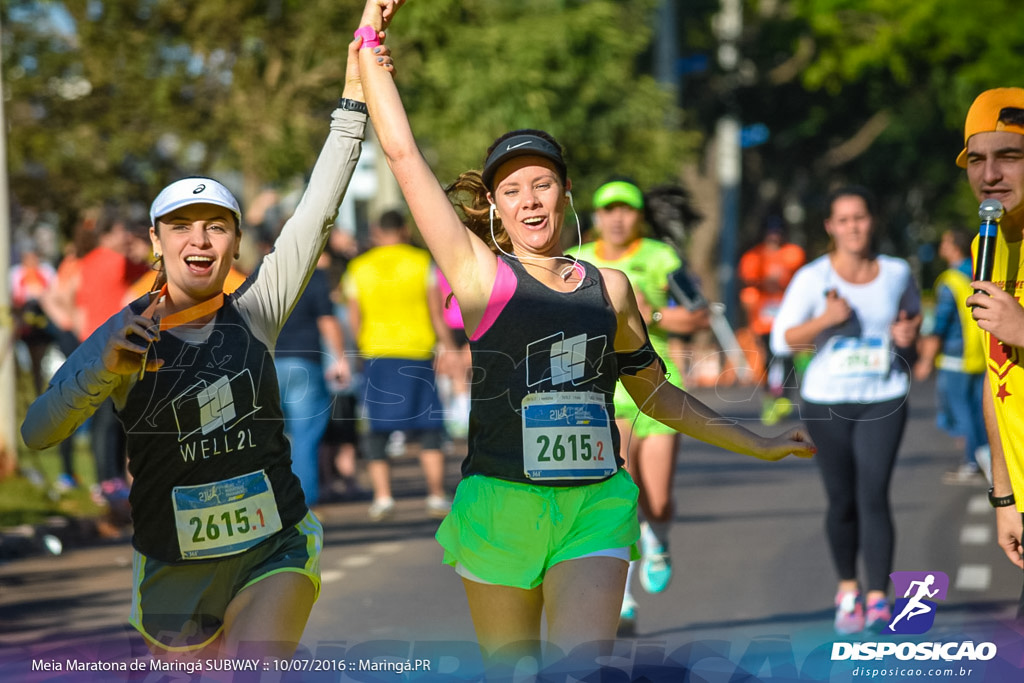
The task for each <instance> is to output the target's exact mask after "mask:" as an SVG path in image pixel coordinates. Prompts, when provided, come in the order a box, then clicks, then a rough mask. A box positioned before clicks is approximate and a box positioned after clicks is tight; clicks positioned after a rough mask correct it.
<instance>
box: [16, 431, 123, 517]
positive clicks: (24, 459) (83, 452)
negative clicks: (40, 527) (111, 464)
mask: <svg viewBox="0 0 1024 683" xmlns="http://www.w3.org/2000/svg"><path fill="white" fill-rule="evenodd" d="M74 467H75V472H76V473H77V474H78V477H79V480H80V482H79V486H78V488H75V489H71V490H69V491H64V492H60V491H58V490H57V489H56V487H55V486H54V482H55V481H56V480H57V476H58V475H59V474H60V473H61V465H60V455H59V454H58V452H57V448H56V447H54V448H51V449H49V450H46V451H30V450H28V449H27V448H24V447H22V448H20V449H19V451H18V472H17V473H16V474H15V475H14V476H11V477H8V478H7V479H4V480H2V481H0V527H9V526H16V525H18V524H34V523H37V522H41V521H43V520H45V519H46V518H48V517H54V516H64V517H94V516H97V515H100V514H102V512H103V509H102V508H100V507H99V506H97V505H96V504H95V503H93V501H92V497H91V496H90V494H89V487H90V486H91V485H92V484H93V483H94V482H95V476H94V473H95V471H96V470H95V467H94V466H93V461H92V453H91V452H90V450H89V442H88V439H79V440H76V444H75V455H74Z"/></svg>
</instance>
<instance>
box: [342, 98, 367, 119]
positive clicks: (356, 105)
mask: <svg viewBox="0 0 1024 683" xmlns="http://www.w3.org/2000/svg"><path fill="white" fill-rule="evenodd" d="M338 109H344V110H345V111H357V112H359V113H360V114H367V115H369V113H370V111H369V110H368V109H367V108H366V102H360V101H358V100H350V99H349V98H347V97H342V98H341V99H340V100H338Z"/></svg>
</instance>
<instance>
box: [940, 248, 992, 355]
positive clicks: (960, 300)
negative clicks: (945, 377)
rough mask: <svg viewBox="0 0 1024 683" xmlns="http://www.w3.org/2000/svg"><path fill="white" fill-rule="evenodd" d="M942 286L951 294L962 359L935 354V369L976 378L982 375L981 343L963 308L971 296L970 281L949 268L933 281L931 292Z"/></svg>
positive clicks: (972, 322) (976, 326)
mask: <svg viewBox="0 0 1024 683" xmlns="http://www.w3.org/2000/svg"><path fill="white" fill-rule="evenodd" d="M943 285H945V286H946V287H949V291H950V292H952V293H953V300H954V301H955V302H956V310H957V313H958V314H959V315H960V329H961V331H962V332H963V337H964V355H963V357H961V358H957V357H956V356H945V355H943V354H939V355H938V356H937V357H936V358H935V367H937V368H939V369H941V370H954V371H956V372H966V373H968V374H972V375H977V374H981V373H983V372H985V341H984V338H983V336H982V331H981V328H980V327H978V323H976V322H975V321H974V318H972V317H971V309H970V308H968V306H967V297H969V296H971V294H973V293H974V290H972V289H971V278H969V277H968V276H967V275H965V274H964V273H962V272H961V271H959V270H957V269H955V268H950V269H948V270H944V271H943V272H942V273H941V274H940V275H939V277H938V278H937V279H936V280H935V289H938V288H939V287H941V286H943Z"/></svg>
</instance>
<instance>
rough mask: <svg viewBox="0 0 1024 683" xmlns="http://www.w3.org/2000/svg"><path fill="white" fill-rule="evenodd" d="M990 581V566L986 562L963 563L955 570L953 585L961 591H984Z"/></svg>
mask: <svg viewBox="0 0 1024 683" xmlns="http://www.w3.org/2000/svg"><path fill="white" fill-rule="evenodd" d="M991 583H992V568H991V567H989V566H988V565H987V564H964V565H960V569H959V570H957V574H956V582H955V583H954V585H955V586H956V589H957V590H961V591H985V590H988V587H989V585H990V584H991Z"/></svg>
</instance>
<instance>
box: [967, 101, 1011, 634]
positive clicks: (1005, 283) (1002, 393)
mask: <svg viewBox="0 0 1024 683" xmlns="http://www.w3.org/2000/svg"><path fill="white" fill-rule="evenodd" d="M956 163H957V166H960V167H961V168H965V169H967V180H968V182H970V184H971V190H973V191H974V196H975V197H976V198H977V199H978V201H984V200H986V199H996V200H998V201H999V202H1001V203H1002V205H1003V210H1004V214H1003V217H1002V220H1001V222H1000V224H999V230H998V231H997V232H998V234H997V237H996V248H995V264H994V267H993V270H992V279H991V281H987V282H972V283H971V286H972V287H974V288H975V289H976V290H980V291H978V292H977V293H975V294H974V295H972V296H971V297H969V298H968V299H967V303H968V305H970V306H971V307H972V308H973V313H972V315H973V317H974V319H975V320H976V321H977V323H978V327H980V328H981V329H982V331H983V332H984V338H985V348H986V354H987V357H988V370H987V374H986V383H987V385H988V390H987V391H986V392H985V393H984V402H985V403H984V406H985V426H986V429H987V431H988V435H989V442H990V445H991V447H992V488H991V489H989V494H988V495H989V502H990V503H991V504H992V506H993V507H995V508H996V528H997V540H998V542H999V545H1000V547H1001V548H1002V549H1003V551H1004V552H1005V553H1006V556H1007V557H1008V558H1010V561H1011V562H1013V563H1014V564H1015V565H1017V566H1018V567H1020V568H1021V569H1024V557H1022V553H1024V545H1022V538H1024V518H1022V513H1024V420H1022V419H1021V417H1022V414H1024V403H1022V401H1024V308H1022V307H1021V304H1020V301H1019V300H1020V298H1021V297H1022V296H1024V291H1022V290H1024V287H1022V286H1021V285H1022V282H1021V278H1020V277H1019V276H1018V273H1020V272H1024V271H1022V268H1024V252H1022V251H1021V244H1022V241H1024V88H995V89H993V90H986V91H985V92H983V93H981V94H980V95H978V97H977V99H975V100H974V103H973V104H972V105H971V108H970V110H969V111H968V112H967V122H966V124H965V125H964V149H963V151H961V152H960V155H959V156H958V157H957V159H956ZM977 250H978V243H977V241H975V245H974V251H975V253H977ZM1017 618H1018V620H1024V593H1022V595H1021V600H1020V605H1019V607H1018V610H1017Z"/></svg>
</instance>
